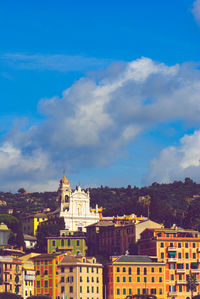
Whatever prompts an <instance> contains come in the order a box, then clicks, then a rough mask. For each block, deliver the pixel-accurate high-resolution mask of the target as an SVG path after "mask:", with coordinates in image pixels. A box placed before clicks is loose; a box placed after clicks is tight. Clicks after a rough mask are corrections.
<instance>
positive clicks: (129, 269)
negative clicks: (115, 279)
mask: <svg viewBox="0 0 200 299" xmlns="http://www.w3.org/2000/svg"><path fill="white" fill-rule="evenodd" d="M128 274H129V275H131V267H129V268H128Z"/></svg>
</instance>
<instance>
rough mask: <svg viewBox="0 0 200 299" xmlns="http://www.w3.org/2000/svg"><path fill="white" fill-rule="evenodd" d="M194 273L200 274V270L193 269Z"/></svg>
mask: <svg viewBox="0 0 200 299" xmlns="http://www.w3.org/2000/svg"><path fill="white" fill-rule="evenodd" d="M191 272H192V273H200V269H191Z"/></svg>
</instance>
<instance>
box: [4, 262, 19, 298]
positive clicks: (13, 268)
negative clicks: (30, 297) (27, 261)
mask: <svg viewBox="0 0 200 299" xmlns="http://www.w3.org/2000/svg"><path fill="white" fill-rule="evenodd" d="M0 292H11V293H15V294H17V295H22V262H21V261H20V260H19V259H18V258H15V257H11V256H1V257H0Z"/></svg>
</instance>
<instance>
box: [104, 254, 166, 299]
mask: <svg viewBox="0 0 200 299" xmlns="http://www.w3.org/2000/svg"><path fill="white" fill-rule="evenodd" d="M111 259H112V261H111V262H110V263H109V264H108V265H107V275H106V276H107V279H106V280H107V284H106V293H107V298H108V299H125V298H126V296H129V295H135V294H138V295H140V294H152V295H156V296H157V298H158V299H164V298H166V295H165V289H166V288H165V264H164V263H162V262H160V263H158V262H155V261H153V260H152V259H151V258H150V257H148V256H139V255H122V256H119V257H111Z"/></svg>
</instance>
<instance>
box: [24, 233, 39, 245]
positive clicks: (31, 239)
mask: <svg viewBox="0 0 200 299" xmlns="http://www.w3.org/2000/svg"><path fill="white" fill-rule="evenodd" d="M36 242H37V238H36V237H35V236H31V235H27V234H24V243H25V245H26V249H32V248H34V247H35V245H36Z"/></svg>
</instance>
